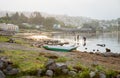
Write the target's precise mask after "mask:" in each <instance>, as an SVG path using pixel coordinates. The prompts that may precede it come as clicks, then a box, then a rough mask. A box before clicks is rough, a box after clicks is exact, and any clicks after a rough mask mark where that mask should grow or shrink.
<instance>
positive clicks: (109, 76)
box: [106, 70, 117, 78]
mask: <svg viewBox="0 0 120 78" xmlns="http://www.w3.org/2000/svg"><path fill="white" fill-rule="evenodd" d="M116 75H117V73H116V72H115V71H113V70H107V71H106V76H107V78H114V77H115V76H116Z"/></svg>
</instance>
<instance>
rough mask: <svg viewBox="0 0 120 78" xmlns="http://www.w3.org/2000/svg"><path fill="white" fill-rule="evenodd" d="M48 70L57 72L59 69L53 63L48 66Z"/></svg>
mask: <svg viewBox="0 0 120 78" xmlns="http://www.w3.org/2000/svg"><path fill="white" fill-rule="evenodd" d="M47 69H48V70H53V71H55V70H56V69H57V65H56V63H53V64H51V65H50V66H47Z"/></svg>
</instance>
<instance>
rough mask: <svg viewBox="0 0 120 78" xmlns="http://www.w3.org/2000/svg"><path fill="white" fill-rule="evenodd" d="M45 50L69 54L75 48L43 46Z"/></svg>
mask: <svg viewBox="0 0 120 78" xmlns="http://www.w3.org/2000/svg"><path fill="white" fill-rule="evenodd" d="M43 47H44V48H45V49H47V50H52V51H61V52H70V51H72V50H75V49H76V48H77V47H75V46H57V45H56V46H53V45H45V46H43Z"/></svg>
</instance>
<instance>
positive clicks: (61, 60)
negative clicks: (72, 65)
mask: <svg viewBox="0 0 120 78" xmlns="http://www.w3.org/2000/svg"><path fill="white" fill-rule="evenodd" d="M68 60H69V59H68V58H66V57H59V58H57V59H56V60H55V61H56V62H66V61H68Z"/></svg>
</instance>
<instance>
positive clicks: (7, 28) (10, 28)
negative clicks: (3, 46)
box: [0, 23, 19, 32]
mask: <svg viewBox="0 0 120 78" xmlns="http://www.w3.org/2000/svg"><path fill="white" fill-rule="evenodd" d="M0 30H2V31H13V32H18V31H19V27H18V26H17V25H14V24H5V23H0Z"/></svg>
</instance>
